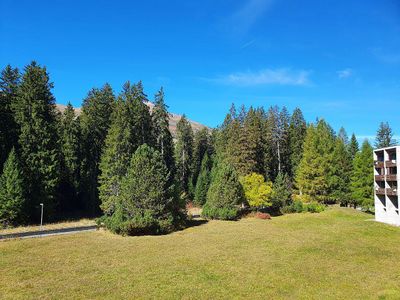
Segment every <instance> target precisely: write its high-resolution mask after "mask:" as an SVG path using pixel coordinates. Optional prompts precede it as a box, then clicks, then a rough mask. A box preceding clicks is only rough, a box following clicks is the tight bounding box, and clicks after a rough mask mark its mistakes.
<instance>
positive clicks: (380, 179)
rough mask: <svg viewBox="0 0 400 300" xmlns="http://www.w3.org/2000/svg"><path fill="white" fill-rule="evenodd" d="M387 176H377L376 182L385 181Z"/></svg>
mask: <svg viewBox="0 0 400 300" xmlns="http://www.w3.org/2000/svg"><path fill="white" fill-rule="evenodd" d="M384 180H385V175H375V181H384Z"/></svg>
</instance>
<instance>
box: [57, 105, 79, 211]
mask: <svg viewBox="0 0 400 300" xmlns="http://www.w3.org/2000/svg"><path fill="white" fill-rule="evenodd" d="M81 142H82V141H81V131H80V123H79V119H78V117H77V116H76V115H75V110H74V108H73V106H72V105H71V103H68V105H67V107H66V109H65V111H64V113H63V115H62V118H61V120H60V146H61V155H62V161H61V171H62V172H61V174H62V175H61V186H60V192H59V194H60V195H59V198H60V206H61V208H60V209H61V210H68V209H69V210H72V209H77V208H78V207H77V206H78V205H77V201H78V193H79V190H80V181H81V176H80V170H81V169H80V167H81Z"/></svg>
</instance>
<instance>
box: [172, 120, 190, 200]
mask: <svg viewBox="0 0 400 300" xmlns="http://www.w3.org/2000/svg"><path fill="white" fill-rule="evenodd" d="M176 135H177V141H176V145H175V161H176V167H177V174H176V175H177V180H178V182H179V184H180V190H181V192H182V193H184V194H185V195H186V196H188V195H189V178H190V176H191V166H192V159H193V131H192V127H191V125H190V123H189V121H188V120H187V119H186V117H185V115H183V116H182V118H181V119H180V120H179V121H178V123H177V124H176Z"/></svg>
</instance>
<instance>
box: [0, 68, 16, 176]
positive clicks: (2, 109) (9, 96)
mask: <svg viewBox="0 0 400 300" xmlns="http://www.w3.org/2000/svg"><path fill="white" fill-rule="evenodd" d="M19 84H20V74H19V70H18V69H17V68H15V69H13V68H12V67H11V66H10V65H7V66H6V67H5V68H4V70H3V71H2V72H1V75H0V169H1V168H2V166H3V163H4V162H5V161H6V159H7V156H8V154H9V152H10V151H11V148H12V147H16V146H17V140H18V127H17V124H16V122H15V120H14V112H13V106H14V105H15V102H16V97H17V88H18V86H19Z"/></svg>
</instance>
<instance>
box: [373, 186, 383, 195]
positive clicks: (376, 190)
mask: <svg viewBox="0 0 400 300" xmlns="http://www.w3.org/2000/svg"><path fill="white" fill-rule="evenodd" d="M375 193H376V194H377V195H385V189H384V188H380V187H377V188H375Z"/></svg>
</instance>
